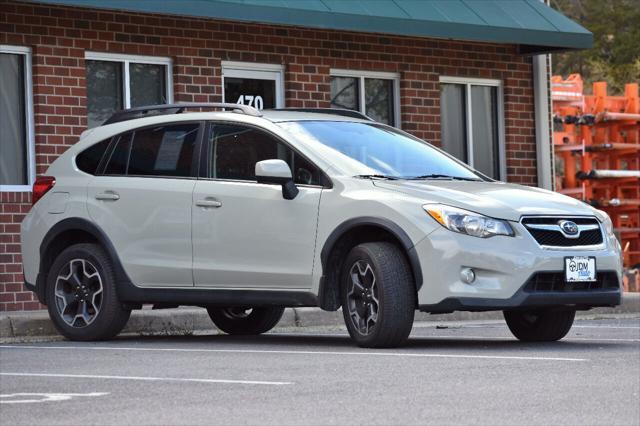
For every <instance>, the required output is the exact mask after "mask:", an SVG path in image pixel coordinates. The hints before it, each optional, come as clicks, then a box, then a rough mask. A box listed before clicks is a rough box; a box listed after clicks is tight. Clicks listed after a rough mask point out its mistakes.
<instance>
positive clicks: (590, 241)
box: [522, 217, 602, 247]
mask: <svg viewBox="0 0 640 426" xmlns="http://www.w3.org/2000/svg"><path fill="white" fill-rule="evenodd" d="M561 220H570V221H572V222H574V223H575V224H576V225H578V227H580V226H581V225H596V226H597V227H598V228H596V229H589V230H582V231H581V232H580V235H579V236H578V238H568V237H566V236H565V234H564V233H562V231H561V230H560V227H559V226H557V225H558V222H560V221H561ZM522 224H523V225H524V226H525V228H527V231H529V233H530V234H531V236H532V237H533V238H534V239H535V240H536V241H537V242H538V244H540V245H541V246H548V247H577V246H593V245H598V244H602V231H601V230H600V224H599V222H598V219H596V218H587V217H581V218H573V217H570V218H563V217H527V218H524V219H522ZM536 225H538V226H540V225H542V226H545V225H548V226H551V227H553V228H557V229H536V228H534V227H535V226H536Z"/></svg>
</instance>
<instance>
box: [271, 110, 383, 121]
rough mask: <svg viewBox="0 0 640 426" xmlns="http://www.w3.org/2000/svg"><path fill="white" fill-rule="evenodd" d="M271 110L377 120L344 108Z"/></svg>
mask: <svg viewBox="0 0 640 426" xmlns="http://www.w3.org/2000/svg"><path fill="white" fill-rule="evenodd" d="M270 111H294V112H313V113H316V114H333V115H341V116H343V117H352V118H361V119H363V120H369V121H375V120H374V119H373V118H371V117H369V116H367V115H365V114H363V113H361V112H360V111H355V110H352V109H343V108H274V109H271V110H270Z"/></svg>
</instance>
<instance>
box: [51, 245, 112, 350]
mask: <svg viewBox="0 0 640 426" xmlns="http://www.w3.org/2000/svg"><path fill="white" fill-rule="evenodd" d="M73 259H84V260H87V261H89V262H90V263H91V264H92V265H93V266H94V267H95V269H96V270H97V272H98V274H100V279H101V280H102V292H103V295H102V302H101V306H100V311H99V312H98V314H97V316H96V318H95V319H94V320H93V321H92V322H91V324H89V325H87V326H85V327H72V326H70V325H69V324H67V323H66V322H65V321H64V319H62V317H61V315H60V312H59V311H58V306H57V304H56V301H55V295H54V293H55V286H56V281H57V277H58V276H59V275H60V273H61V271H62V269H63V268H64V267H66V265H67V264H68V262H70V261H71V260H73ZM45 291H46V301H47V309H48V311H49V316H50V317H51V320H52V321H53V323H54V325H55V326H56V328H57V329H58V331H59V332H60V333H61V334H62V335H63V336H65V337H67V338H69V339H72V340H94V339H100V338H101V335H102V334H103V333H104V332H105V331H106V330H107V329H108V328H109V327H110V325H111V323H112V320H113V318H112V316H111V315H110V313H111V312H110V309H109V305H110V303H109V302H110V301H112V300H113V299H117V294H116V288H115V276H114V273H113V270H112V267H111V265H110V263H109V259H108V257H107V255H106V253H105V252H104V251H103V250H102V249H101V248H100V247H99V246H97V245H95V244H77V245H74V246H71V247H69V248H67V249H66V250H64V251H63V252H62V253H61V254H60V255H59V256H58V257H57V258H56V260H55V261H54V262H53V264H52V265H51V269H50V270H49V274H48V276H47V285H46V290H45Z"/></svg>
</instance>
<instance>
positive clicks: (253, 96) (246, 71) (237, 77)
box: [222, 62, 284, 109]
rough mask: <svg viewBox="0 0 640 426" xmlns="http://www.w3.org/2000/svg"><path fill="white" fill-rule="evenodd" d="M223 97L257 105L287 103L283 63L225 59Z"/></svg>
mask: <svg viewBox="0 0 640 426" xmlns="http://www.w3.org/2000/svg"><path fill="white" fill-rule="evenodd" d="M222 78H223V87H224V101H225V102H227V103H237V104H241V105H249V106H252V107H254V108H256V109H270V108H283V107H284V89H283V80H282V66H280V65H271V64H253V63H242V62H223V63H222Z"/></svg>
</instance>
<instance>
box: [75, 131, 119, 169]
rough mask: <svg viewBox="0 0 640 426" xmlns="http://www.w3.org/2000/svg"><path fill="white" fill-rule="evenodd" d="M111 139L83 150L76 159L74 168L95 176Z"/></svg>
mask: <svg viewBox="0 0 640 426" xmlns="http://www.w3.org/2000/svg"><path fill="white" fill-rule="evenodd" d="M110 141H111V139H107V140H106V141H102V142H98V143H97V144H95V145H93V146H91V147H89V148H87V149H85V150H84V151H82V152H81V153H80V154H78V156H77V157H76V166H78V168H79V169H80V170H82V171H83V172H85V173H89V174H90V175H94V174H96V170H97V169H98V165H99V164H100V160H102V156H103V155H104V153H105V151H106V150H107V148H108V147H109V142H110Z"/></svg>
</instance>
